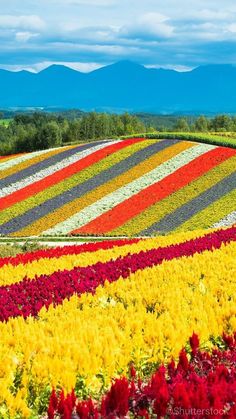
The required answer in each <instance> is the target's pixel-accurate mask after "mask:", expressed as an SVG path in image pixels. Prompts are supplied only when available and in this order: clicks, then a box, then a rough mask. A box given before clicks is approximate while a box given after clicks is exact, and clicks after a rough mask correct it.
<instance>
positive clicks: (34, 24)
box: [0, 15, 45, 30]
mask: <svg viewBox="0 0 236 419" xmlns="http://www.w3.org/2000/svg"><path fill="white" fill-rule="evenodd" d="M44 26H45V23H44V21H43V20H42V19H41V18H40V17H39V16H36V15H29V16H24V15H23V16H14V15H1V16H0V28H2V29H28V30H40V29H43V28H44Z"/></svg>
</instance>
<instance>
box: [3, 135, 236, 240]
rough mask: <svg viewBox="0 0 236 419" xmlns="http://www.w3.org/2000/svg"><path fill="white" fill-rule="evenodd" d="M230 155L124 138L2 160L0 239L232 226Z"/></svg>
mask: <svg viewBox="0 0 236 419" xmlns="http://www.w3.org/2000/svg"><path fill="white" fill-rule="evenodd" d="M235 202H236V150H235V149H233V148H227V147H221V146H216V145H212V144H205V143H197V142H191V141H184V140H178V139H162V140H161V139H160V140H154V139H145V138H130V139H127V140H125V141H120V140H106V141H97V142H93V143H88V144H83V145H77V146H76V145H75V146H74V145H73V146H67V147H63V148H57V149H52V150H44V151H39V152H34V153H29V154H22V155H18V156H8V157H2V158H1V160H0V210H1V212H0V235H2V236H6V235H7V236H11V237H22V236H24V237H25V236H26V237H27V236H60V235H63V236H65V235H80V236H86V235H94V236H96V235H98V236H103V235H104V236H106V235H108V236H153V235H158V234H163V233H169V232H178V231H186V230H196V229H202V228H217V227H223V226H228V225H232V224H233V223H234V222H235V221H236V204H235Z"/></svg>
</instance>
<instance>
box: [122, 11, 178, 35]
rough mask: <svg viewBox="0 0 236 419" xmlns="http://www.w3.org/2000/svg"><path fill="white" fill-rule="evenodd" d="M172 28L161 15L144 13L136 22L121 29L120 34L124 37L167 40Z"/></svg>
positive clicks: (167, 20)
mask: <svg viewBox="0 0 236 419" xmlns="http://www.w3.org/2000/svg"><path fill="white" fill-rule="evenodd" d="M173 31H174V27H173V26H172V25H171V24H170V21H169V17H167V16H165V15H163V14H161V13H153V12H150V13H146V14H144V15H143V16H141V17H140V18H139V19H137V21H135V22H133V23H132V24H130V25H125V26H123V27H122V28H121V30H120V34H121V35H122V36H125V37H131V38H132V37H134V38H135V37H136V38H154V39H155V38H160V37H161V38H169V37H171V36H172V34H173Z"/></svg>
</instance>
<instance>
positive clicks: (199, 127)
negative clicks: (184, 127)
mask: <svg viewBox="0 0 236 419" xmlns="http://www.w3.org/2000/svg"><path fill="white" fill-rule="evenodd" d="M208 130H209V121H208V119H207V118H206V117H205V116H199V118H197V120H196V121H195V123H194V131H197V132H207V131H208Z"/></svg>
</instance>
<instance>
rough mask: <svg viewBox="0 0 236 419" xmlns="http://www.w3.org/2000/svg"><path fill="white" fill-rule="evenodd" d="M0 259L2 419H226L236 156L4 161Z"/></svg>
mask: <svg viewBox="0 0 236 419" xmlns="http://www.w3.org/2000/svg"><path fill="white" fill-rule="evenodd" d="M48 246H50V247H48ZM0 252H2V253H1V255H0V256H1V257H0V335H1V345H0V419H12V418H13V419H25V418H26V419H27V418H29V419H46V418H48V419H92V418H93V419H103V418H104V419H115V418H123V419H124V418H127V419H132V418H137V419H138V418H144V419H152V418H153V419H154V418H159V419H162V418H166V419H173V418H175V417H176V418H178V419H186V418H187V417H188V418H190V419H193V418H194V419H195V417H196V414H195V413H193V411H192V410H191V413H190V411H189V409H190V408H191V409H200V413H199V414H198V416H197V417H198V418H199V419H206V417H213V418H215V419H220V418H224V419H226V418H227V419H228V418H230V419H235V417H236V404H235V400H236V378H235V377H236V363H235V359H236V308H235V307H236V304H235V295H236V280H235V277H236V257H235V255H236V149H235V148H233V147H223V146H221V145H217V144H212V143H210V144H209V143H206V142H204V143H203V142H197V141H196V139H195V138H193V139H192V141H190V140H189V139H188V140H187V139H185V138H181V139H179V138H164V139H161V138H159V139H153V138H142V137H137V138H128V139H125V140H101V141H95V142H93V143H87V144H80V145H70V146H66V147H59V148H54V149H49V150H43V151H37V152H34V153H28V154H27V153H23V154H18V155H15V156H4V157H1V158H0Z"/></svg>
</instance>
